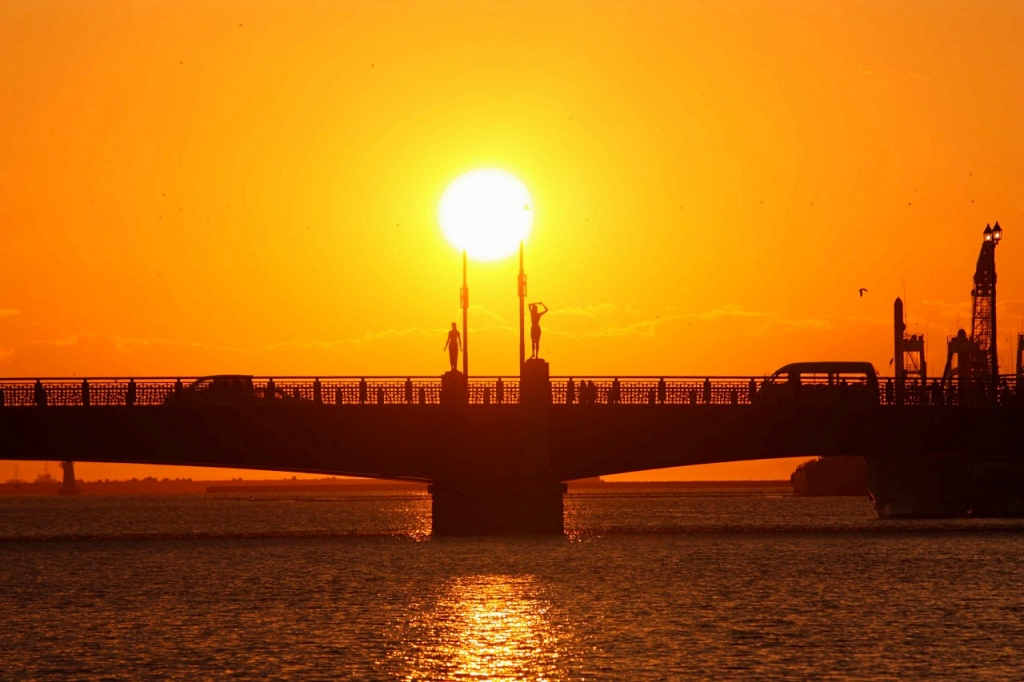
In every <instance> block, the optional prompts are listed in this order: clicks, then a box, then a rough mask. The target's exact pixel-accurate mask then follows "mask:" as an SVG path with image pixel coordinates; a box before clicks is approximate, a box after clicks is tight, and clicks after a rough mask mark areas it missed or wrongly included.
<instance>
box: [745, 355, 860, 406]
mask: <svg viewBox="0 0 1024 682" xmlns="http://www.w3.org/2000/svg"><path fill="white" fill-rule="evenodd" d="M755 402H758V403H762V404H764V403H767V404H778V405H783V404H806V405H812V404H814V405H822V404H837V403H838V404H851V405H877V404H878V403H879V393H878V373H877V372H876V371H875V368H874V366H872V364H871V363H870V362H794V363H792V364H789V365H786V366H784V367H781V368H779V369H778V370H777V371H776V372H775V373H774V374H772V375H771V376H770V377H768V378H767V379H765V381H764V383H763V384H761V387H760V388H759V389H758V391H757V394H756V395H755Z"/></svg>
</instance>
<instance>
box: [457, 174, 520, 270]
mask: <svg viewBox="0 0 1024 682" xmlns="http://www.w3.org/2000/svg"><path fill="white" fill-rule="evenodd" d="M437 215H438V220H440V222H441V230H442V232H444V236H445V238H446V239H447V240H448V242H449V243H450V244H451V245H452V246H454V247H455V248H457V249H459V250H465V251H466V254H467V255H468V256H469V257H470V258H472V259H474V260H482V261H493V260H499V259H501V258H505V257H507V256H511V255H512V254H513V253H515V252H516V250H517V249H518V248H519V242H520V241H522V240H524V239H526V237H527V236H529V234H530V227H531V226H532V225H533V200H532V199H531V198H530V191H529V190H528V189H526V185H524V184H523V183H522V182H521V181H520V180H519V178H517V177H516V176H514V175H512V174H511V173H509V172H507V171H503V170H500V169H498V168H481V169H479V170H474V171H470V172H468V173H466V174H464V175H461V176H459V177H458V178H456V180H455V181H454V182H452V184H450V185H448V189H446V190H445V191H444V194H443V195H442V196H441V205H440V206H439V208H438V212H437Z"/></svg>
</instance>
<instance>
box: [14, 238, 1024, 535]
mask: <svg viewBox="0 0 1024 682" xmlns="http://www.w3.org/2000/svg"><path fill="white" fill-rule="evenodd" d="M1002 234H1003V233H1002V228H1001V227H1000V226H999V223H996V224H995V227H994V228H993V227H992V226H986V227H985V231H984V232H983V233H982V245H981V249H980V252H979V256H978V262H977V267H976V270H975V275H974V289H973V290H972V292H971V295H972V298H973V308H972V322H971V333H970V335H968V334H967V333H966V331H965V330H960V331H959V332H958V334H957V335H956V337H953V338H951V339H949V342H948V347H947V360H946V366H945V369H944V370H943V374H942V377H941V378H940V379H935V378H929V377H928V375H927V367H926V363H925V357H924V347H925V344H924V338H923V337H922V336H920V335H913V334H910V335H908V334H907V333H906V324H905V321H904V314H903V303H902V301H901V300H900V299H898V298H897V299H896V300H895V302H894V308H893V323H894V324H893V354H894V357H893V364H894V370H895V376H893V377H890V378H885V379H881V380H879V379H878V377H877V375H876V373H875V370H874V368H872V367H871V366H870V365H869V364H867V363H797V364H795V365H787V366H786V367H785V368H783V369H782V370H780V371H779V372H777V373H776V374H775V375H772V376H771V377H710V376H708V377H650V376H647V377H619V376H595V377H552V376H550V370H549V366H548V363H547V362H545V361H544V360H541V359H539V358H531V359H529V360H527V359H526V357H525V322H524V319H525V318H524V307H525V300H526V276H525V272H524V269H523V253H522V245H520V255H519V257H520V262H519V278H518V294H519V367H520V375H519V376H510V377H480V376H473V377H470V374H469V370H468V360H467V356H468V353H467V343H468V337H467V328H466V324H467V323H466V319H467V317H466V316H467V310H468V305H469V290H468V288H467V286H466V281H465V277H466V262H465V254H464V255H463V287H462V289H461V291H460V299H461V306H462V311H463V331H462V337H461V345H462V351H463V354H462V368H463V369H462V371H461V372H459V371H457V370H456V369H455V365H456V357H455V353H453V355H452V357H451V365H452V370H451V371H449V372H446V373H445V374H444V375H443V376H441V377H422V376H419V377H412V376H404V377H403V376H392V377H248V376H221V377H208V378H205V379H186V378H181V377H171V378H92V379H88V378H87V379H81V378H48V379H41V378H40V379H0V458H2V459H27V460H31V459H36V460H58V461H62V462H71V461H84V462H124V463H145V464H184V465H193V466H215V467H228V468H249V469H268V470H278V471H295V472H309V473H321V474H340V475H356V476H367V477H376V478H392V479H404V480H416V481H425V482H428V483H430V484H431V485H430V492H431V494H432V502H433V528H434V531H435V532H438V533H448V534H458V533H487V532H510V533H516V532H539V533H557V532H561V531H562V528H563V524H562V493H563V492H564V491H565V484H564V482H565V481H568V480H573V479H578V478H587V477H592V476H600V475H609V474H617V473H624V472H629V471H641V470H646V469H659V468H665V467H675V466H684V465H690V464H710V463H716V462H726V461H739V460H755V459H770V458H779V457H797V456H817V455H824V456H829V455H860V456H863V457H864V458H865V462H866V466H867V478H868V485H869V487H870V488H871V491H872V495H873V496H874V498H875V505H876V510H877V511H878V513H879V515H880V516H903V515H916V516H963V515H967V514H974V515H983V516H984V515H988V516H1001V515H1002V516H1024V429H1022V428H1021V424H1024V333H1022V334H1020V335H1018V338H1017V353H1016V358H1017V360H1016V373H1015V374H1014V375H1005V374H1000V371H999V369H1000V368H999V355H998V352H997V347H996V346H997V341H998V335H997V333H996V272H995V249H996V247H997V245H998V244H999V242H1000V241H1001V239H1002ZM538 319H539V316H538ZM537 331H538V332H539V327H537ZM453 334H454V335H455V337H456V338H457V337H458V333H457V332H453ZM451 338H452V337H449V339H450V340H451ZM537 338H539V335H538V336H537ZM453 350H454V347H453ZM69 471H70V467H69V468H68V469H65V473H66V474H67V473H68V472H69Z"/></svg>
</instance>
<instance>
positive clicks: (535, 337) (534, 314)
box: [530, 302, 548, 358]
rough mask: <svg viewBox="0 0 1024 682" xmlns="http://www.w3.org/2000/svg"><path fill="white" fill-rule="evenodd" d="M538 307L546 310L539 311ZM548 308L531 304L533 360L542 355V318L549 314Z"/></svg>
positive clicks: (539, 304) (540, 304)
mask: <svg viewBox="0 0 1024 682" xmlns="http://www.w3.org/2000/svg"><path fill="white" fill-rule="evenodd" d="M537 306H540V307H542V308H544V310H538V309H537ZM547 311H548V307H547V306H546V305H544V304H543V303H540V302H537V303H531V304H530V341H532V342H533V346H532V355H530V357H531V358H535V357H537V356H538V354H539V353H540V318H541V317H542V316H543V315H544V314H545V313H547Z"/></svg>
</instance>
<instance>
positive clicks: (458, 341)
mask: <svg viewBox="0 0 1024 682" xmlns="http://www.w3.org/2000/svg"><path fill="white" fill-rule="evenodd" d="M441 350H447V351H448V360H449V361H450V362H451V363H452V371H453V372H457V371H458V369H456V368H457V367H458V366H459V351H460V350H462V335H461V334H459V327H458V325H456V324H455V323H454V322H452V330H451V331H450V332H448V340H447V341H445V342H444V348H442V349H441Z"/></svg>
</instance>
